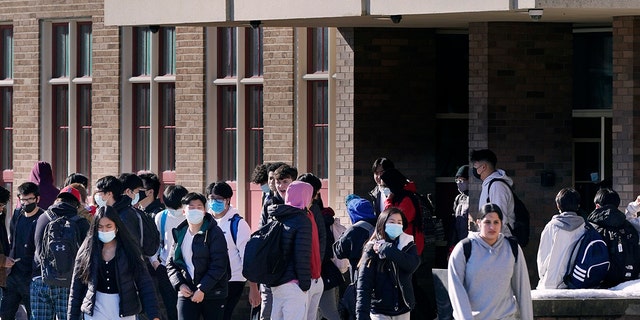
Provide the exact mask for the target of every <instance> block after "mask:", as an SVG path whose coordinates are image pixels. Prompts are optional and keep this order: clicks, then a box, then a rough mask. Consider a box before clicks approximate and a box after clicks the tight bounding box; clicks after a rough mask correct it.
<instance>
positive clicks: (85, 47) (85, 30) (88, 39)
mask: <svg viewBox="0 0 640 320" xmlns="http://www.w3.org/2000/svg"><path fill="white" fill-rule="evenodd" d="M92 48H93V44H92V34H91V23H89V22H83V23H78V77H90V76H91V64H92V56H91V52H92V51H93V49H92Z"/></svg>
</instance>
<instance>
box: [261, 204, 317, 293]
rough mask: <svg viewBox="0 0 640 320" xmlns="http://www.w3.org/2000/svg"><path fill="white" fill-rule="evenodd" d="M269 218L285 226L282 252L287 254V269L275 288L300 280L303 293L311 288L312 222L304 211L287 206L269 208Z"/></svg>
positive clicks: (280, 205) (299, 283)
mask: <svg viewBox="0 0 640 320" xmlns="http://www.w3.org/2000/svg"><path fill="white" fill-rule="evenodd" d="M268 212H269V217H270V218H273V219H277V220H278V221H280V222H281V223H282V224H284V231H283V233H282V251H283V252H286V254H287V255H288V257H287V268H286V271H285V272H284V274H283V275H282V277H281V278H280V280H279V281H277V282H276V283H275V284H274V286H279V285H281V284H285V283H287V282H289V281H291V280H298V286H299V287H300V289H301V290H302V291H307V290H309V288H310V287H311V267H310V265H309V263H310V261H311V221H309V218H308V217H307V213H306V211H304V210H301V209H298V208H295V207H292V206H288V205H286V204H279V205H272V206H269V208H268Z"/></svg>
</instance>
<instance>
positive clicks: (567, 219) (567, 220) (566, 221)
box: [551, 212, 585, 231]
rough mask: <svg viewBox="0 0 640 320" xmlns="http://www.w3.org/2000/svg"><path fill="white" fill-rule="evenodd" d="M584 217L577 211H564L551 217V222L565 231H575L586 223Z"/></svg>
mask: <svg viewBox="0 0 640 320" xmlns="http://www.w3.org/2000/svg"><path fill="white" fill-rule="evenodd" d="M584 222H585V221H584V218H583V217H581V216H579V215H578V214H577V213H575V212H563V213H560V214H556V215H554V216H553V219H551V223H552V224H553V225H555V226H557V227H558V228H560V229H562V230H565V231H573V230H576V229H578V228H581V227H582V225H583V224H584Z"/></svg>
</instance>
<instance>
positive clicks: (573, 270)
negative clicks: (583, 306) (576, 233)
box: [563, 222, 611, 289]
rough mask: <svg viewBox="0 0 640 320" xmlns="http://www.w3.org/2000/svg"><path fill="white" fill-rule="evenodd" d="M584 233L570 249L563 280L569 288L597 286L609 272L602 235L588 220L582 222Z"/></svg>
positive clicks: (605, 244)
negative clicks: (569, 257)
mask: <svg viewBox="0 0 640 320" xmlns="http://www.w3.org/2000/svg"><path fill="white" fill-rule="evenodd" d="M584 228H585V231H584V234H582V236H581V237H580V239H578V241H577V242H576V244H575V245H574V246H573V249H572V250H571V259H569V263H568V264H567V271H566V272H565V276H564V279H563V282H564V283H565V284H566V285H567V286H568V287H569V289H588V288H595V287H597V286H598V285H599V284H600V283H601V282H602V280H603V279H604V278H605V276H606V275H607V272H609V266H610V264H611V263H610V262H609V249H608V248H607V243H606V242H604V240H603V239H602V236H601V235H600V233H598V231H597V230H596V229H595V228H594V227H593V226H592V225H591V223H589V222H585V224H584Z"/></svg>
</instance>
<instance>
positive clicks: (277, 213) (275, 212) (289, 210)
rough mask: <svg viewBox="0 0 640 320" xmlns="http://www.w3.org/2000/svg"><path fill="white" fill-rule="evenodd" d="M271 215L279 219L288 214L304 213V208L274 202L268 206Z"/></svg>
mask: <svg viewBox="0 0 640 320" xmlns="http://www.w3.org/2000/svg"><path fill="white" fill-rule="evenodd" d="M267 212H268V213H269V216H270V217H273V218H275V219H277V220H282V219H285V218H286V217H287V216H291V215H294V214H301V213H304V211H303V210H302V209H298V208H296V207H292V206H290V205H286V204H272V205H270V206H269V207H268V208H267Z"/></svg>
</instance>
